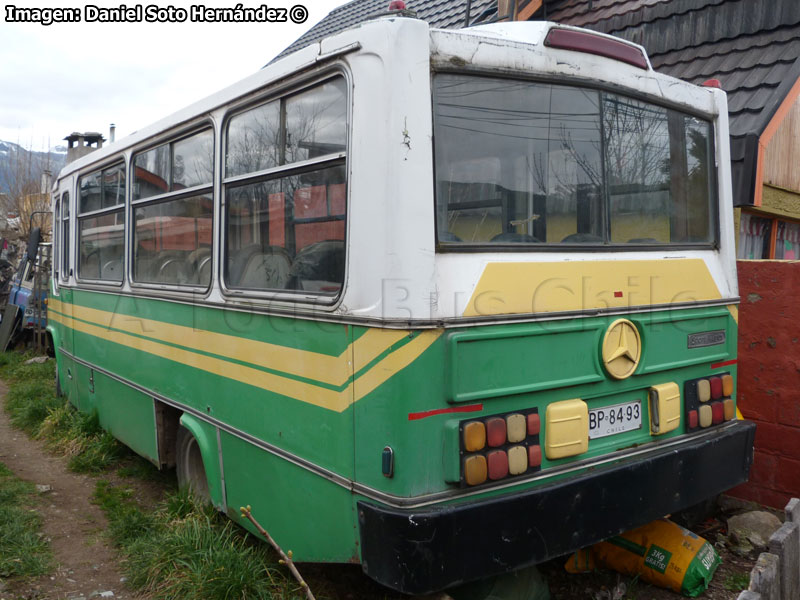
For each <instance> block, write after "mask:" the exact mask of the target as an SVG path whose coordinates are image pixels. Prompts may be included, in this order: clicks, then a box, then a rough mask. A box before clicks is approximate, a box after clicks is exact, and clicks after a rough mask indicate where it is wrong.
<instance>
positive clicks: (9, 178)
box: [0, 144, 55, 239]
mask: <svg viewBox="0 0 800 600" xmlns="http://www.w3.org/2000/svg"><path fill="white" fill-rule="evenodd" d="M4 147H5V149H6V155H5V157H4V159H3V160H2V161H0V208H2V210H3V212H5V216H6V226H8V222H9V221H12V222H16V220H18V222H19V225H18V231H19V236H20V237H21V238H22V239H27V238H28V234H29V233H30V231H29V229H30V217H31V214H33V213H34V212H36V211H49V210H50V190H49V189H42V186H43V181H45V180H46V182H45V186H46V187H47V188H49V185H50V183H49V182H50V180H51V179H50V176H49V174H52V172H53V168H54V167H55V164H54V160H53V157H52V156H51V153H50V152H49V151H48V152H46V153H36V152H33V151H30V150H26V149H25V148H23V147H21V146H19V145H18V144H5V146H4ZM45 176H46V177H45ZM35 221H36V222H35V223H34V226H36V225H37V224H38V225H39V226H41V227H42V232H43V233H44V234H46V235H49V233H50V219H42V218H38V219H35Z"/></svg>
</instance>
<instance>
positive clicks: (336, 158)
mask: <svg viewBox="0 0 800 600" xmlns="http://www.w3.org/2000/svg"><path fill="white" fill-rule="evenodd" d="M336 77H341V78H342V79H343V80H344V84H345V89H346V92H347V97H346V99H345V105H346V109H347V120H346V123H345V151H344V152H343V153H342V152H338V153H331V154H327V155H324V156H321V157H316V158H313V159H307V160H302V161H298V162H294V163H287V164H283V165H278V166H275V167H270V168H267V169H261V170H259V171H254V172H252V173H245V174H240V175H232V176H231V177H225V164H224V163H225V157H224V154H225V149H226V148H227V143H228V129H229V125H230V121H231V120H232V119H233V118H234V117H236V116H238V115H240V114H243V113H245V112H247V111H248V110H251V109H253V108H256V107H258V106H262V105H265V104H269V103H270V102H274V101H279V102H280V101H282V100H286V99H289V98H291V97H293V96H296V95H299V94H301V93H303V92H305V91H308V90H310V89H313V88H314V87H315V86H318V85H321V84H324V83H325V82H327V81H331V80H333V79H335V78H336ZM243 100H244V101H242V102H240V103H235V102H234V103H231V105H230V106H229V107H228V110H226V112H225V116H224V118H223V119H222V122H221V123H222V124H221V129H222V136H221V139H220V149H221V152H220V154H222V155H223V156H221V157H220V173H219V177H220V186H219V195H220V218H219V236H218V241H219V252H218V255H217V256H218V258H219V269H218V275H219V285H220V291H221V294H222V297H223V298H224V299H225V300H227V301H242V300H247V301H248V303H251V302H253V301H256V302H259V304H260V303H262V302H263V304H264V306H266V307H271V306H275V307H290V308H291V307H301V306H303V305H310V306H312V307H316V308H318V309H321V310H326V311H327V310H335V309H336V308H337V307H338V306H339V305H340V303H341V302H342V299H343V298H344V295H345V291H346V287H347V282H348V257H349V253H350V244H349V242H350V181H351V179H352V177H351V171H350V165H351V163H350V154H351V152H352V129H353V78H352V75H351V73H350V71H349V70H348V69H347V68H345V66H344V65H342V64H334V65H329V66H326V67H325V68H324V69H323V70H321V71H318V72H316V73H314V74H313V75H312V76H311V77H308V76H306V77H303V78H302V79H300V80H294V81H292V82H290V83H288V84H286V85H283V86H280V87H278V88H275V87H274V86H269V87H268V88H265V89H263V90H261V91H259V92H258V93H256V94H254V95H252V94H251V95H250V96H248V97H246V98H245V99H243ZM336 166H342V167H343V168H344V171H345V177H346V180H345V220H344V223H345V224H344V239H343V243H344V249H345V250H344V251H345V255H344V274H343V279H342V285H341V287H340V288H339V290H338V292H337V293H336V294H335V295H327V294H320V293H310V292H309V291H308V290H292V289H264V290H257V289H246V288H231V287H229V286H228V284H227V281H226V280H225V261H226V260H227V253H226V248H227V242H228V231H227V211H228V204H227V197H226V191H227V189H228V188H229V187H238V186H242V185H247V184H245V183H244V182H248V183H250V184H255V183H262V182H264V181H270V180H275V179H280V177H281V176H283V175H289V174H302V173H306V172H311V171H316V170H322V169H326V168H332V167H336Z"/></svg>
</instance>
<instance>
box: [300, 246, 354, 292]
mask: <svg viewBox="0 0 800 600" xmlns="http://www.w3.org/2000/svg"><path fill="white" fill-rule="evenodd" d="M289 274H290V282H289V287H292V288H294V289H301V290H314V291H335V290H338V289H339V288H340V287H341V285H342V282H343V281H344V241H343V240H325V241H322V242H316V243H314V244H309V245H308V246H306V247H305V248H303V249H302V250H300V252H298V253H297V256H295V258H294V262H293V263H292V268H291V271H290V273H289Z"/></svg>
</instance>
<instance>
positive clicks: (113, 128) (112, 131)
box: [108, 123, 117, 144]
mask: <svg viewBox="0 0 800 600" xmlns="http://www.w3.org/2000/svg"><path fill="white" fill-rule="evenodd" d="M116 131H117V126H116V125H114V124H113V123H112V124H111V125H110V126H109V128H108V142H109V143H110V144H113V143H114V134H115V133H116Z"/></svg>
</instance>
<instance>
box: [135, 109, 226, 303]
mask: <svg viewBox="0 0 800 600" xmlns="http://www.w3.org/2000/svg"><path fill="white" fill-rule="evenodd" d="M204 131H210V132H211V135H212V142H211V147H212V148H213V152H214V155H213V156H212V159H211V166H212V169H213V170H212V173H211V181H210V183H205V184H200V185H195V186H192V187H190V188H184V189H181V190H178V191H168V192H164V193H162V194H156V195H154V196H147V197H146V198H140V199H138V200H134V199H133V186H134V175H135V169H136V163H135V161H136V157H137V156H138V155H140V154H144V153H146V152H149V151H150V150H153V149H155V148H158V147H159V146H163V145H169V157H170V186H171V185H172V173H171V170H172V162H173V160H174V154H173V145H174V144H176V143H178V142H181V141H183V140H186V139H188V138H190V137H192V136H194V135H197V134H200V133H203V132H204ZM146 142H147V143H146V144H143V145H141V146H137V147H136V148H133V149H131V151H130V156H129V168H130V172H131V173H132V175H131V178H130V186H129V190H128V200H127V205H126V209H127V211H128V215H127V219H128V221H127V222H130V223H134V226H132V227H128V228H127V229H128V231H127V233H126V236H125V247H126V258H125V265H126V269H127V281H128V283H129V285H130V288H131V290H132V291H140V292H142V293H144V294H145V295H148V296H154V297H159V296H160V295H161V294H165V293H166V295H172V294H177V295H179V296H184V295H192V296H193V297H195V298H198V296H199V298H206V297H208V295H209V294H210V293H211V291H212V290H213V289H214V283H215V272H216V269H215V267H216V264H215V263H216V247H217V227H218V222H219V171H220V166H219V156H218V155H219V152H218V144H219V131H218V128H217V126H216V123H215V121H214V120H213V119H212V118H211V117H206V118H203V119H201V120H199V121H194V122H193V123H191V125H189V126H188V127H182V128H181V129H177V130H173V131H169V132H165V134H164V135H159V136H156V137H154V138H152V139H149V140H147V141H146ZM204 194H209V195H210V196H211V202H212V213H211V219H212V222H211V255H210V256H211V277H210V278H209V282H208V284H207V285H191V284H186V283H168V282H164V283H158V282H146V281H137V280H136V279H134V274H135V270H134V268H135V255H136V246H135V244H136V227H135V221H134V214H135V212H134V211H135V209H136V208H137V207H141V206H148V205H155V204H165V203H168V202H173V201H176V200H182V199H186V198H191V197H193V196H201V195H204ZM148 292H150V293H148ZM153 292H160V293H161V294H153Z"/></svg>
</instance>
